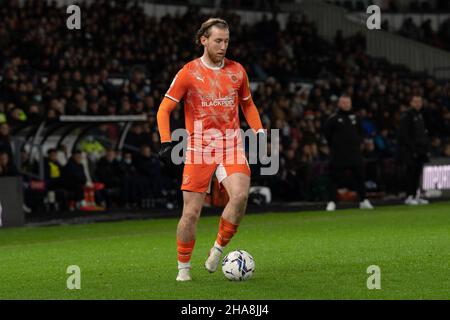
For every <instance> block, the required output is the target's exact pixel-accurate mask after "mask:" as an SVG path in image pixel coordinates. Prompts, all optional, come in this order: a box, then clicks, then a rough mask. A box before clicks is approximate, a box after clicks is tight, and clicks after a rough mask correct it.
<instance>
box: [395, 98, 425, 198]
mask: <svg viewBox="0 0 450 320" xmlns="http://www.w3.org/2000/svg"><path fill="white" fill-rule="evenodd" d="M410 106H411V108H410V109H409V110H408V111H406V112H405V113H404V114H403V115H402V118H401V121H400V128H399V131H398V138H397V145H398V149H397V160H398V161H399V163H400V164H402V165H404V166H406V184H407V187H406V189H407V190H406V193H407V198H406V200H405V204H408V205H417V204H428V201H427V200H425V199H422V198H421V197H420V190H419V182H420V176H421V174H422V169H423V165H424V164H425V163H426V162H428V161H429V156H428V153H429V138H428V131H427V128H426V127H425V121H424V119H423V116H422V113H421V109H422V106H423V100H422V97H421V96H420V95H414V96H412V98H411V100H410Z"/></svg>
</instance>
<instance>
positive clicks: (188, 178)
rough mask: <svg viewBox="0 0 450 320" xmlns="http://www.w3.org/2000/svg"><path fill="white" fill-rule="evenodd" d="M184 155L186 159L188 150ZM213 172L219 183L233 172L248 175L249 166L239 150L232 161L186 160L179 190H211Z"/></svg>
mask: <svg viewBox="0 0 450 320" xmlns="http://www.w3.org/2000/svg"><path fill="white" fill-rule="evenodd" d="M186 157H187V159H186V160H188V158H189V152H188V153H187V155H186ZM237 157H241V161H239V162H238V161H236V158H237ZM214 173H215V174H216V177H217V180H218V181H219V185H221V183H222V181H223V180H224V179H225V178H226V177H228V176H230V175H232V174H233V173H244V174H246V175H247V176H249V177H250V167H249V165H248V161H247V158H246V157H245V154H243V153H240V152H238V153H237V155H235V158H234V161H227V159H223V161H221V162H219V163H218V162H215V163H197V162H195V163H194V162H191V161H186V163H185V165H184V170H183V181H182V182H181V190H183V191H192V192H201V193H204V192H207V193H209V192H211V181H212V178H213V175H214Z"/></svg>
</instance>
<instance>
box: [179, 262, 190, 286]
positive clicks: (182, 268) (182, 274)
mask: <svg viewBox="0 0 450 320" xmlns="http://www.w3.org/2000/svg"><path fill="white" fill-rule="evenodd" d="M190 280H192V278H191V263H190V262H188V263H182V262H178V275H177V281H190Z"/></svg>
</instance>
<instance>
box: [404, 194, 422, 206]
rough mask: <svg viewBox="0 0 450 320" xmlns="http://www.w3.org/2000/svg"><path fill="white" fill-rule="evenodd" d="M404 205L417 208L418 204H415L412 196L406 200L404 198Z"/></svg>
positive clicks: (415, 201)
mask: <svg viewBox="0 0 450 320" xmlns="http://www.w3.org/2000/svg"><path fill="white" fill-rule="evenodd" d="M405 204H407V205H408V206H417V205H418V204H419V202H417V200H416V199H414V198H413V197H412V196H408V198H406V200H405Z"/></svg>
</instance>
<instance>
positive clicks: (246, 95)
mask: <svg viewBox="0 0 450 320" xmlns="http://www.w3.org/2000/svg"><path fill="white" fill-rule="evenodd" d="M242 73H243V77H242V83H241V87H240V88H239V99H240V100H243V101H246V100H248V99H250V98H251V97H252V93H251V91H250V82H249V80H248V76H247V72H245V69H244V68H242Z"/></svg>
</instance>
